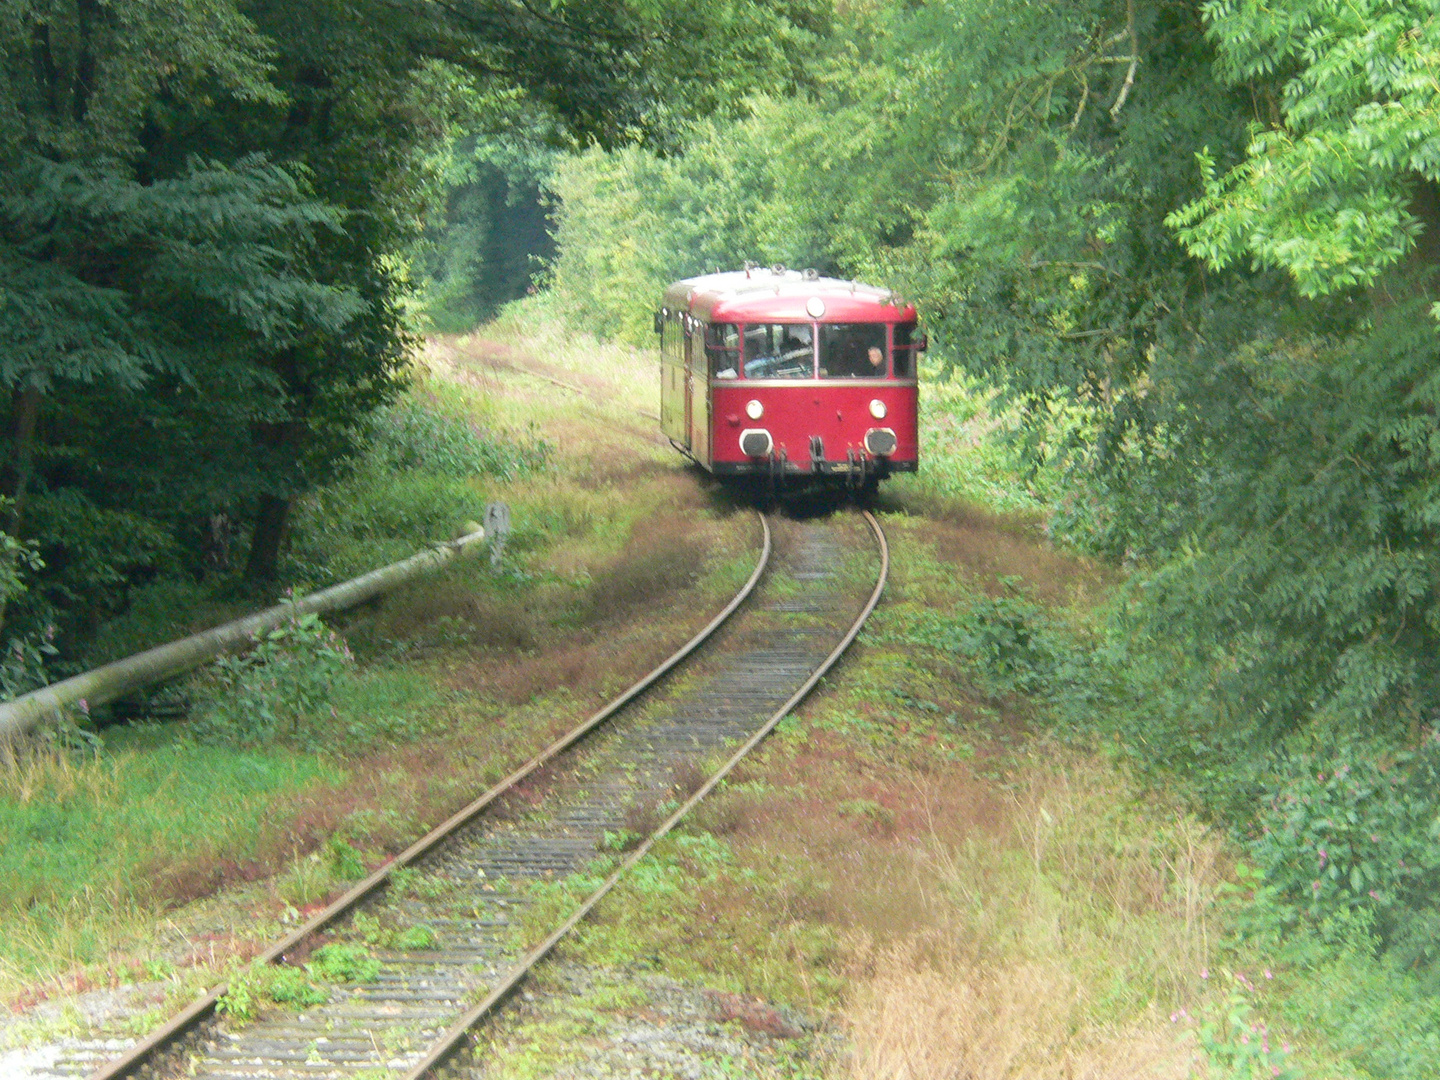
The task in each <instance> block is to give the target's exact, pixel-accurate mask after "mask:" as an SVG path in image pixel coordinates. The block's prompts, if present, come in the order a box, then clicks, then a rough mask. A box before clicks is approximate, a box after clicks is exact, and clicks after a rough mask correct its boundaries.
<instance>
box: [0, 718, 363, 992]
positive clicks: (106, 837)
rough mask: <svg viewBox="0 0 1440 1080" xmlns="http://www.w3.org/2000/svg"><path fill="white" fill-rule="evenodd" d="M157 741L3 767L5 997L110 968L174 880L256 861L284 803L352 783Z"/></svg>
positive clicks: (0, 908)
mask: <svg viewBox="0 0 1440 1080" xmlns="http://www.w3.org/2000/svg"><path fill="white" fill-rule="evenodd" d="M117 741H118V740H117ZM153 741H159V733H158V732H147V733H144V734H142V735H141V736H140V737H138V738H134V739H132V740H130V743H131V745H130V746H129V747H123V746H122V747H119V748H116V749H113V750H112V751H110V752H108V753H106V754H104V755H103V756H98V757H96V756H88V757H78V756H76V755H74V754H71V753H66V752H57V751H33V752H23V753H15V752H10V753H8V754H6V755H5V756H4V757H3V759H0V838H3V842H0V921H3V925H4V927H5V932H4V934H3V935H0V994H3V993H4V992H5V991H7V990H14V989H15V988H16V986H17V984H18V983H20V982H23V981H24V980H25V979H26V978H28V977H30V976H33V975H35V974H36V973H40V972H53V971H55V970H57V969H60V970H63V969H64V968H65V967H67V966H69V965H72V964H89V963H95V962H97V961H99V960H101V959H103V958H104V957H105V956H106V955H107V953H108V952H109V951H110V950H111V949H113V948H116V947H117V946H118V945H119V944H120V943H121V942H123V941H124V940H125V939H126V938H127V937H128V936H129V935H130V934H132V933H133V932H134V930H135V928H136V920H138V919H140V918H142V917H143V916H144V914H146V913H150V914H153V912H154V910H155V908H156V905H157V902H158V901H163V900H164V899H165V898H166V894H167V893H168V892H173V890H174V888H175V887H176V884H177V883H176V882H174V881H173V880H166V879H165V872H166V871H167V870H168V871H173V870H174V869H175V867H176V865H177V863H183V864H184V865H185V866H187V867H190V868H192V871H193V872H195V873H200V874H203V873H205V872H206V868H207V867H211V868H214V867H218V866H220V865H222V864H223V865H228V866H234V865H237V864H244V863H246V862H247V861H250V860H254V859H257V858H259V857H260V856H261V854H262V847H261V845H262V843H264V842H266V840H265V839H264V838H265V837H266V834H268V833H271V832H272V831H273V830H275V829H276V828H277V827H279V826H281V825H282V824H283V822H282V821H279V820H277V817H278V816H279V811H280V806H278V805H277V796H279V795H281V794H290V793H294V792H297V791H304V790H307V789H309V788H311V787H314V786H316V785H326V784H331V785H333V784H338V783H340V782H341V781H342V780H343V778H344V773H343V771H342V770H340V769H339V768H338V767H336V766H334V765H332V764H327V763H326V762H324V761H322V760H320V759H318V758H315V757H313V756H308V755H301V754H294V753H274V752H271V753H268V754H264V755H261V754H256V753H247V752H241V751H235V750H229V749H225V748H222V747H202V746H196V745H193V744H186V743H174V742H172V743H169V745H167V746H164V747H163V748H161V747H153V746H152V747H149V748H147V747H146V746H145V743H147V742H153Z"/></svg>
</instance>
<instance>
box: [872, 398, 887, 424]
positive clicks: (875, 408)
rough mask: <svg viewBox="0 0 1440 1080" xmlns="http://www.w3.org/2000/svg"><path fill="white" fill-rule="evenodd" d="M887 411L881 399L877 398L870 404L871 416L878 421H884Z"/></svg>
mask: <svg viewBox="0 0 1440 1080" xmlns="http://www.w3.org/2000/svg"><path fill="white" fill-rule="evenodd" d="M886 411H887V410H886V408H885V403H884V402H883V401H881V400H880V399H879V398H876V399H875V400H874V401H872V402H870V415H871V416H873V417H874V418H875V419H876V420H884V419H885V413H886Z"/></svg>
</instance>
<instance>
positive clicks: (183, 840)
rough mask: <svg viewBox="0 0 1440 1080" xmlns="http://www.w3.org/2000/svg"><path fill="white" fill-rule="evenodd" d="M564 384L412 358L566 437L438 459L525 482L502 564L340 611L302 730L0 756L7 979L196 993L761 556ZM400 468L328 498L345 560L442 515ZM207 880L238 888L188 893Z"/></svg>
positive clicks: (666, 647) (651, 652)
mask: <svg viewBox="0 0 1440 1080" xmlns="http://www.w3.org/2000/svg"><path fill="white" fill-rule="evenodd" d="M515 348H517V349H518V348H519V346H515ZM517 355H518V354H517ZM527 355H528V354H527ZM432 359H433V358H432ZM546 362H548V363H550V364H556V363H561V362H568V363H572V364H574V365H575V366H576V367H580V368H583V372H584V377H585V378H587V379H590V380H601V379H603V378H610V377H613V378H614V379H616V380H617V381H619V382H621V383H625V382H627V381H628V380H630V379H631V378H632V371H631V365H630V359H629V357H628V355H623V354H616V353H606V352H604V351H603V350H602V351H598V352H596V351H592V350H589V349H585V350H584V351H583V353H577V354H572V355H569V356H565V355H560V354H557V353H553V352H552V353H549V354H547V359H546ZM552 389H554V388H553V387H551V386H550V385H549V384H544V383H538V384H537V383H536V381H535V380H534V379H532V378H530V377H528V376H524V375H521V374H517V373H515V372H510V371H502V372H500V373H499V374H495V375H491V374H486V375H485V376H484V378H483V379H482V380H478V381H477V380H476V379H472V378H470V377H469V375H468V374H467V371H466V370H465V369H464V368H463V367H445V366H444V365H439V364H437V365H436V366H435V369H434V370H432V371H431V372H430V373H429V374H427V375H425V376H423V377H422V378H421V380H420V381H419V382H418V384H417V387H416V390H415V396H416V398H417V399H418V400H423V401H425V402H426V403H427V407H428V408H429V409H430V410H431V411H432V412H433V411H438V412H440V413H442V414H448V415H451V416H464V415H467V412H468V411H469V410H474V411H476V412H479V413H483V415H485V416H486V417H487V418H488V420H489V422H491V423H492V424H494V425H495V428H496V429H497V430H507V429H509V428H508V426H509V425H511V424H512V423H513V424H514V425H515V427H514V429H515V430H522V429H523V427H524V420H525V419H526V418H527V417H538V423H539V426H540V429H541V430H540V437H543V438H544V439H546V440H549V441H550V442H551V443H552V445H553V446H554V450H553V452H552V455H551V459H550V461H549V463H548V464H546V465H545V466H544V468H542V469H539V470H535V469H530V470H528V471H518V472H516V474H515V475H514V476H511V477H508V478H507V477H503V476H489V477H486V478H484V479H483V481H466V480H464V479H455V480H452V481H448V482H447V483H448V485H449V486H448V487H447V489H446V490H449V491H451V492H452V493H453V492H455V491H462V490H469V491H470V492H471V494H470V501H469V503H468V506H458V505H457V506H452V507H450V509H449V510H448V511H446V513H450V514H452V515H458V513H460V512H462V511H468V513H469V514H470V515H472V516H478V514H479V510H480V508H481V507H483V504H484V501H485V500H486V499H489V498H497V497H498V498H504V499H506V500H507V501H508V502H509V503H510V505H511V507H512V511H513V515H514V521H515V531H514V533H513V535H512V537H511V540H510V543H509V545H508V546H507V549H506V556H505V559H504V560H503V562H502V564H501V566H500V568H499V570H498V571H497V570H495V569H492V567H491V566H490V565H489V562H488V560H485V559H478V560H472V561H469V562H466V563H464V564H462V565H459V566H456V567H454V568H453V569H451V570H448V571H446V572H445V573H444V574H442V575H437V576H435V577H432V578H429V579H426V580H424V581H420V582H417V583H415V584H413V585H411V586H409V587H407V588H405V589H402V590H399V591H397V592H396V593H394V594H392V595H390V596H389V597H387V598H385V599H384V600H383V601H381V602H378V603H374V604H371V605H368V606H366V607H364V608H362V609H360V610H357V611H355V612H352V613H349V614H347V615H346V616H344V617H343V618H340V619H338V620H336V625H337V626H338V627H339V629H340V630H341V631H342V632H343V633H344V635H345V636H346V637H347V638H348V639H349V641H350V643H351V644H352V645H353V647H354V649H355V652H356V653H357V654H358V656H359V658H360V665H359V667H358V668H356V669H355V670H354V671H353V672H351V673H350V674H348V675H347V676H346V677H345V678H344V679H342V680H341V681H340V682H339V683H338V684H337V687H336V691H335V693H334V695H333V696H332V697H331V698H330V700H329V702H328V703H327V704H328V706H329V707H331V708H333V710H334V711H333V712H332V713H330V714H329V715H328V716H327V717H322V718H321V720H323V721H327V723H317V724H316V725H315V730H316V731H318V732H320V733H321V734H320V735H317V736H316V738H315V740H314V743H313V745H309V744H304V743H302V744H297V743H296V741H295V740H294V739H291V740H289V741H288V742H287V741H282V742H281V743H280V744H277V745H270V746H265V747H263V748H262V747H248V748H236V747H227V746H216V745H206V744H204V743H200V742H197V741H196V740H195V739H193V738H191V737H190V736H189V730H188V726H187V725H186V724H184V723H177V724H166V725H154V726H149V727H143V728H129V729H123V728H112V729H109V730H107V731H106V732H105V734H104V741H105V743H106V746H105V750H104V752H103V753H102V754H100V755H99V756H98V757H95V758H89V759H87V758H83V757H70V756H68V755H54V754H47V753H39V754H30V755H21V756H20V757H19V758H18V759H13V760H10V761H9V762H6V763H0V829H3V830H4V836H5V843H4V844H3V845H0V920H3V923H4V926H5V933H4V935H3V940H0V1001H5V1002H8V1003H10V1004H12V1005H22V1004H24V1003H25V1002H28V1001H33V1000H36V999H37V998H40V997H45V996H49V995H51V994H55V993H58V992H61V991H62V990H83V989H87V988H89V987H94V986H107V985H114V984H117V983H127V982H130V981H133V980H136V979H142V980H143V979H149V978H156V977H160V976H157V975H156V974H155V973H157V972H163V973H164V976H163V977H164V978H166V979H169V980H170V985H169V986H168V988H167V987H161V988H159V989H158V990H157V991H156V992H157V993H159V994H161V995H162V997H163V995H164V994H167V993H168V994H171V995H174V996H179V997H183V996H184V995H185V994H186V993H188V992H190V990H191V989H192V988H193V986H194V985H196V984H199V983H203V982H206V981H209V980H210V979H213V978H214V977H215V974H216V971H217V970H218V969H217V967H216V965H219V966H223V965H224V963H225V962H226V960H227V958H229V957H232V956H244V955H248V954H249V953H250V952H253V950H254V948H255V944H256V943H257V942H258V941H261V940H264V939H265V938H266V937H268V936H272V935H273V934H274V932H275V931H276V930H277V929H278V927H279V925H280V923H281V922H282V921H283V920H285V919H293V918H295V917H296V916H297V913H298V912H303V911H305V910H308V909H313V908H314V907H315V906H316V905H318V904H319V903H321V902H322V901H323V899H324V898H325V897H327V896H328V895H330V894H331V893H333V892H334V891H335V890H336V889H337V888H339V887H340V886H341V885H343V883H344V882H346V881H347V880H350V879H353V878H355V877H358V876H359V875H360V874H362V873H363V872H364V871H365V870H366V869H367V868H368V867H369V866H372V865H375V864H376V863H377V862H378V861H380V860H381V859H383V858H384V857H385V856H386V854H387V853H388V852H392V851H394V850H396V849H398V848H399V847H400V846H403V844H404V843H406V842H408V840H410V839H412V838H413V837H414V836H416V835H417V834H418V833H420V832H421V831H423V829H424V828H426V827H428V826H429V825H430V824H433V823H434V822H435V821H437V820H439V819H441V818H442V817H443V816H445V814H447V813H448V812H450V811H451V810H453V809H454V808H455V807H456V806H457V805H459V804H460V803H462V802H463V801H465V800H466V799H468V798H469V797H472V796H473V795H474V794H475V793H477V792H478V791H479V790H481V789H482V788H483V787H484V786H485V785H486V784H488V783H489V782H491V781H493V780H494V779H497V778H498V777H499V776H501V775H503V773H504V772H505V771H506V770H507V769H508V768H509V767H512V766H513V765H514V764H516V763H518V761H520V760H523V759H524V757H526V756H528V755H529V754H530V753H532V752H533V751H534V750H536V749H538V748H539V747H540V746H541V745H543V744H544V743H545V742H546V741H547V740H549V739H550V738H552V737H553V736H554V735H556V734H558V733H559V731H561V730H564V729H565V728H568V727H569V726H570V725H572V724H573V723H574V722H575V721H576V720H578V719H579V718H580V717H581V716H583V715H584V714H585V713H586V712H588V711H589V710H590V709H592V708H593V707H594V706H596V705H598V704H599V703H601V702H602V701H604V700H606V699H607V698H608V697H609V696H611V695H613V693H614V692H616V691H617V690H618V689H620V688H621V687H623V686H624V685H627V684H628V683H629V682H631V681H633V679H634V678H635V677H637V676H638V675H639V674H640V673H641V672H643V671H644V670H646V669H648V667H650V666H651V665H653V663H654V662H656V661H658V660H659V659H660V658H662V657H663V656H665V655H666V654H668V653H669V652H670V651H671V650H672V649H673V648H674V646H675V645H676V644H678V643H679V642H680V641H683V640H684V639H685V638H687V637H688V636H689V635H690V634H692V633H693V632H694V631H695V630H696V629H698V628H699V626H700V625H702V624H703V623H704V622H705V621H707V620H708V619H709V617H710V616H711V614H713V612H714V610H716V609H717V608H718V607H719V606H720V605H721V604H722V603H723V602H724V600H725V599H726V598H727V597H728V596H729V595H730V594H731V593H732V592H733V590H734V588H735V587H737V586H738V584H739V583H740V582H741V581H743V579H744V578H745V576H746V575H748V573H749V571H750V569H751V567H752V566H753V564H754V559H755V556H756V552H757V548H756V544H757V542H758V534H757V531H756V528H755V526H754V522H753V518H752V517H750V516H749V515H748V514H746V513H739V512H736V510H735V508H734V507H732V506H730V505H728V504H726V503H724V502H723V501H722V502H721V503H719V504H714V503H712V502H710V501H709V500H707V499H706V498H705V497H704V496H703V494H702V493H700V492H699V491H698V490H697V488H696V486H695V484H694V482H693V480H692V479H691V478H690V477H688V476H686V475H685V474H684V472H683V470H682V469H680V468H679V467H678V465H677V463H676V462H674V461H673V459H671V458H669V457H666V458H661V457H659V456H658V455H651V454H649V453H648V450H647V444H646V443H645V442H644V441H642V440H637V439H635V437H634V436H633V435H631V434H628V433H627V432H625V431H624V430H623V429H621V428H618V427H617V426H616V423H618V421H619V420H620V419H623V417H624V416H625V415H626V414H625V412H624V410H623V409H617V410H615V412H614V414H613V415H612V414H610V413H604V414H596V415H592V414H590V413H582V414H579V415H576V412H575V410H574V408H573V404H574V403H573V402H570V400H569V397H566V398H563V399H561V400H560V401H559V402H558V403H557V402H555V401H554V400H553V396H552V394H551V390H552ZM547 410H548V411H547ZM617 433H618V434H617ZM527 438H528V439H530V440H531V441H532V442H533V441H534V439H535V438H536V435H535V434H534V432H532V433H531V434H530V435H528V436H527ZM621 442H623V443H624V444H625V445H626V446H627V447H628V452H627V453H625V454H623V455H620V464H619V467H618V468H617V466H616V462H615V461H612V460H611V459H610V458H611V455H616V454H619V450H618V449H617V447H618V445H619V444H620V443H621ZM402 479H403V478H402ZM367 483H368V484H370V485H371V487H370V488H366V487H365V485H366V484H367ZM399 483H400V481H398V480H396V479H395V478H394V477H393V476H390V475H385V474H378V473H376V474H366V473H364V472H363V471H362V473H360V474H357V476H356V477H354V478H352V479H351V480H349V481H347V485H348V486H347V487H346V488H345V489H344V497H343V498H342V497H341V496H340V495H336V494H334V493H322V495H321V496H320V497H319V500H318V501H319V502H320V503H324V504H325V505H326V506H328V507H329V510H328V511H327V514H328V517H326V520H327V524H326V528H327V529H329V530H330V532H331V533H332V534H333V537H332V540H333V542H332V543H331V544H330V547H329V550H330V551H331V553H332V555H333V556H334V566H332V567H331V568H330V569H329V571H328V572H329V573H331V574H332V575H333V576H341V575H343V574H344V573H350V572H354V571H357V570H361V569H366V568H368V566H366V565H364V564H363V557H364V555H365V553H366V552H367V551H372V550H373V551H374V552H375V553H378V554H379V555H380V556H381V558H380V559H379V560H378V561H383V560H384V559H388V558H390V557H393V556H394V555H396V554H407V553H408V552H409V551H412V550H414V547H415V546H417V544H418V543H419V542H422V541H423V540H424V539H426V538H427V537H428V536H431V535H434V531H442V527H443V528H448V525H447V524H446V523H445V522H444V521H442V520H441V519H440V518H439V517H435V516H434V515H433V514H432V515H431V516H429V517H425V516H423V515H422V516H421V517H419V518H418V519H416V520H417V521H418V524H416V522H411V524H410V526H405V521H404V515H403V514H394V515H390V520H388V521H387V520H386V514H387V513H388V510H386V508H387V507H393V506H395V505H400V504H404V503H405V500H406V499H409V498H411V497H412V496H413V500H414V501H415V503H416V504H417V505H422V506H423V505H425V498H424V492H423V491H419V492H418V493H417V492H416V491H412V492H410V494H409V495H405V496H404V497H403V498H402V497H401V496H398V495H397V496H395V497H394V498H392V499H389V501H386V499H379V500H367V491H370V490H374V489H377V488H383V489H384V490H386V491H388V492H390V493H391V494H392V495H393V494H394V492H395V491H396V490H397V484H399ZM425 484H430V485H431V486H432V487H433V486H434V479H433V476H431V477H421V478H420V480H419V481H417V486H423V485H425ZM327 500H328V502H327ZM346 500H348V504H347V501H346ZM377 504H378V505H379V506H380V507H381V510H384V511H385V513H382V512H380V511H377V510H376V509H375V507H376V506H377ZM322 516H325V515H322ZM404 527H409V528H410V539H408V540H403V541H402V538H401V534H402V533H403V532H404ZM307 528H308V529H309V532H308V533H307V534H305V535H307V536H308V537H310V540H309V541H307V542H308V543H311V545H312V546H311V548H309V549H308V550H311V551H314V550H319V547H317V546H316V542H315V540H314V538H315V537H316V536H317V535H319V534H320V531H319V529H318V527H317V526H313V525H312V526H307ZM432 530H433V531H432ZM417 533H418V535H417ZM443 534H444V533H443V532H442V535H443ZM346 538H348V543H349V545H350V546H349V547H348V548H346V547H345V546H344V544H342V543H340V541H341V540H346ZM321 546H323V545H321ZM402 548H403V550H402ZM337 566H338V567H340V568H341V569H339V570H336V569H334V567H337ZM142 622H144V620H139V619H137V620H136V623H137V625H138V624H139V623H142ZM156 625H158V624H156ZM117 640H118V639H117ZM217 890H228V892H226V893H224V894H223V897H222V899H220V900H217V901H207V902H203V903H200V904H191V905H189V906H187V907H185V908H181V909H176V907H175V905H177V904H183V903H185V902H187V901H191V900H194V899H196V898H202V897H207V896H210V895H211V894H213V893H215V892H216V891H217ZM167 923H168V925H169V927H170V929H165V930H164V931H163V932H157V928H162V927H165V926H166V925H167ZM197 965H198V966H197ZM177 969H178V970H177ZM156 1009H157V1010H160V1009H163V1005H161V1004H159V1003H157V1004H156ZM137 1022H138V1021H137ZM21 1034H23V1033H21ZM19 1037H20V1034H13V1033H12V1038H19Z"/></svg>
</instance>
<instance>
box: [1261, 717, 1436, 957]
mask: <svg viewBox="0 0 1440 1080" xmlns="http://www.w3.org/2000/svg"><path fill="white" fill-rule="evenodd" d="M1437 780H1440V739H1437V736H1436V734H1435V733H1434V732H1431V733H1429V734H1427V736H1426V738H1425V739H1424V741H1423V743H1422V744H1421V747H1420V749H1419V750H1417V751H1414V752H1404V753H1398V754H1391V755H1384V754H1382V752H1381V750H1380V749H1379V748H1377V747H1375V746H1372V745H1368V744H1366V743H1362V742H1349V743H1346V744H1344V745H1342V746H1340V747H1339V748H1337V749H1335V750H1333V751H1331V752H1328V753H1296V754H1292V755H1289V756H1288V757H1284V758H1281V759H1280V760H1279V761H1278V762H1277V765H1276V768H1275V771H1274V773H1273V774H1272V777H1271V780H1270V783H1269V785H1268V788H1267V790H1266V791H1265V797H1264V799H1263V800H1262V803H1261V807H1260V810H1259V813H1258V814H1257V816H1256V820H1255V824H1254V830H1255V834H1254V836H1253V838H1252V839H1251V840H1250V842H1249V844H1248V848H1249V852H1250V855H1251V858H1253V859H1254V861H1255V865H1256V868H1257V869H1258V870H1260V871H1261V872H1262V874H1263V875H1264V878H1265V881H1266V883H1267V884H1268V885H1269V886H1271V887H1272V888H1273V889H1274V892H1275V898H1276V900H1277V901H1279V902H1280V903H1282V904H1284V905H1286V906H1288V908H1289V910H1290V918H1291V919H1292V920H1293V919H1294V918H1296V917H1298V916H1299V915H1301V914H1303V915H1306V916H1308V917H1310V918H1312V919H1315V920H1321V919H1325V918H1329V917H1332V916H1334V915H1336V914H1337V913H1339V912H1341V911H1353V910H1356V909H1365V910H1368V911H1370V912H1371V913H1372V914H1373V916H1374V918H1375V923H1376V928H1377V930H1378V931H1379V932H1380V934H1381V936H1382V938H1383V939H1384V940H1385V941H1386V942H1387V943H1388V944H1392V945H1394V946H1396V947H1399V948H1401V949H1402V950H1406V951H1412V952H1413V951H1416V950H1417V949H1418V950H1419V951H1420V952H1423V953H1424V954H1426V955H1414V956H1410V957H1408V959H1409V960H1410V961H1411V962H1412V964H1413V963H1423V962H1426V961H1432V960H1433V959H1434V957H1433V956H1430V955H1428V954H1429V953H1430V952H1433V951H1434V946H1433V945H1430V944H1429V943H1422V941H1419V940H1414V936H1415V935H1414V933H1413V932H1414V930H1415V929H1417V928H1418V926H1417V919H1418V923H1419V925H1425V924H1428V923H1429V922H1433V918H1432V919H1429V920H1427V919H1424V918H1420V916H1421V914H1422V913H1423V912H1425V911H1427V910H1428V911H1431V912H1432V914H1433V911H1434V908H1435V904H1436V897H1437V896H1440V786H1437ZM1424 936H1425V937H1430V936H1431V935H1424Z"/></svg>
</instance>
